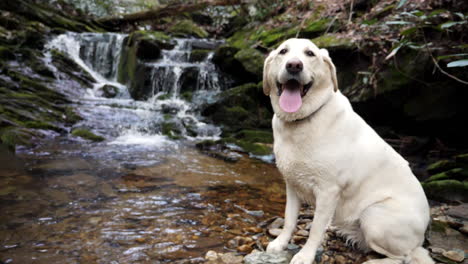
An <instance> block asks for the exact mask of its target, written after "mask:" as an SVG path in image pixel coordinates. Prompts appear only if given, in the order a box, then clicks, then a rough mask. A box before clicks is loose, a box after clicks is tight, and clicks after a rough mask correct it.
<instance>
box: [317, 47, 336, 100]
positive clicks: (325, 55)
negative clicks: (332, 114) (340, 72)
mask: <svg viewBox="0 0 468 264" xmlns="http://www.w3.org/2000/svg"><path fill="white" fill-rule="evenodd" d="M320 54H321V55H322V58H323V61H324V62H325V63H326V64H327V65H328V69H329V70H330V74H331V79H332V83H333V90H334V91H335V92H336V91H338V80H337V79H336V68H335V65H334V64H333V62H332V60H331V58H330V55H329V54H328V50H326V49H320Z"/></svg>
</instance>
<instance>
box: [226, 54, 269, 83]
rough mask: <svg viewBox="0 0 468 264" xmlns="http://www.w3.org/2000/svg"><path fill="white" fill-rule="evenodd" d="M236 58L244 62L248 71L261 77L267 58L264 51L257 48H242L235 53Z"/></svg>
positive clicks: (243, 64)
mask: <svg viewBox="0 0 468 264" xmlns="http://www.w3.org/2000/svg"><path fill="white" fill-rule="evenodd" d="M234 58H235V59H236V60H237V61H239V62H240V63H241V64H242V66H243V67H244V69H245V70H246V71H247V72H249V73H251V74H252V75H254V76H258V80H260V79H261V76H262V72H263V61H264V60H265V55H263V53H261V52H260V51H258V50H256V49H242V50H240V51H238V52H237V53H236V54H235V55H234Z"/></svg>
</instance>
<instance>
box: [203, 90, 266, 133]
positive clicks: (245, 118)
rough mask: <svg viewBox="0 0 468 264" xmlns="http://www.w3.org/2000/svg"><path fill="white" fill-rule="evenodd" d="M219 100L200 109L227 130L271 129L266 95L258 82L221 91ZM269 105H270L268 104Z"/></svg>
mask: <svg viewBox="0 0 468 264" xmlns="http://www.w3.org/2000/svg"><path fill="white" fill-rule="evenodd" d="M218 96H219V98H220V99H219V100H218V101H217V102H215V103H214V104H211V105H209V106H208V107H206V108H205V109H204V110H203V111H202V115H204V116H207V117H210V118H211V119H212V120H213V121H214V122H215V123H217V124H221V125H223V126H224V130H225V131H227V132H238V131H240V130H243V129H250V128H251V129H261V128H264V129H271V117H272V114H271V109H270V108H269V106H270V103H269V99H268V97H266V96H265V95H263V92H262V90H261V87H259V84H255V83H247V84H244V85H241V86H237V87H234V88H231V89H228V90H226V91H224V92H222V93H221V94H220V95H218ZM270 107H271V106H270Z"/></svg>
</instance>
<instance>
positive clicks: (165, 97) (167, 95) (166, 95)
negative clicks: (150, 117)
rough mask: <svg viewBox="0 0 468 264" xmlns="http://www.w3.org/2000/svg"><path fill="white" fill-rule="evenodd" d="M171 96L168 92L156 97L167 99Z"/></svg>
mask: <svg viewBox="0 0 468 264" xmlns="http://www.w3.org/2000/svg"><path fill="white" fill-rule="evenodd" d="M169 98H171V94H168V93H167V94H161V95H160V96H158V97H157V98H156V99H157V100H167V99H169Z"/></svg>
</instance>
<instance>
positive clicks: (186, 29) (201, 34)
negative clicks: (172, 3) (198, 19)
mask: <svg viewBox="0 0 468 264" xmlns="http://www.w3.org/2000/svg"><path fill="white" fill-rule="evenodd" d="M168 32H170V33H171V34H174V35H177V36H193V37H196V38H207V37H208V36H209V34H208V32H206V31H205V30H204V29H203V28H201V27H200V26H198V25H197V24H195V23H194V22H193V21H192V20H188V19H185V20H182V21H179V22H177V23H175V24H174V25H172V26H171V27H170V28H169V29H168Z"/></svg>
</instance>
